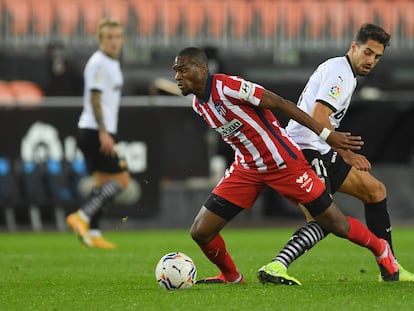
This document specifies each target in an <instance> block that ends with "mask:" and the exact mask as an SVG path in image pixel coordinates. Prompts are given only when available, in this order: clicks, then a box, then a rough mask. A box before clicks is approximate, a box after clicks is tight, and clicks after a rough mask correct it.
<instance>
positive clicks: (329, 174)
mask: <svg viewBox="0 0 414 311" xmlns="http://www.w3.org/2000/svg"><path fill="white" fill-rule="evenodd" d="M302 152H303V154H304V155H305V158H306V159H307V160H308V162H309V164H310V165H311V166H312V168H313V170H314V171H315V172H316V175H318V176H319V178H321V179H322V180H323V181H324V182H325V185H326V189H327V191H328V192H329V193H330V194H334V193H335V192H336V191H338V189H339V187H340V186H341V185H342V184H343V182H344V180H345V178H346V176H348V174H349V171H350V170H351V166H350V165H349V164H348V163H346V162H345V161H344V159H343V158H342V156H341V155H339V154H338V153H337V152H336V151H333V150H332V149H331V151H329V152H328V153H327V154H324V155H322V154H320V153H319V152H318V151H316V150H311V149H304V150H302Z"/></svg>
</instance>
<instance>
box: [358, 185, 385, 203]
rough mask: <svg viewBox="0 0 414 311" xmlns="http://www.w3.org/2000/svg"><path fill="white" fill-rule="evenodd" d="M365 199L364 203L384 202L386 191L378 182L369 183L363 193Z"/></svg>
mask: <svg viewBox="0 0 414 311" xmlns="http://www.w3.org/2000/svg"><path fill="white" fill-rule="evenodd" d="M364 193H365V196H366V197H365V199H364V200H363V201H364V203H376V202H380V201H382V200H384V199H385V198H386V197H387V189H386V188H385V185H384V184H383V183H382V182H380V181H379V180H375V182H373V183H371V184H370V185H369V186H368V187H367V189H366V190H365V191H364Z"/></svg>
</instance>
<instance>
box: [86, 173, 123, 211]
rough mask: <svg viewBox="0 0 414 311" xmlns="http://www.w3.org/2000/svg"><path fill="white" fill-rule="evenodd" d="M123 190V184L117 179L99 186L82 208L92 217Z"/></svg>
mask: <svg viewBox="0 0 414 311" xmlns="http://www.w3.org/2000/svg"><path fill="white" fill-rule="evenodd" d="M121 190H122V188H121V185H120V184H119V183H118V182H117V181H116V180H112V181H109V182H107V183H105V184H103V185H102V186H101V187H97V188H96V189H95V190H94V191H93V193H92V194H91V196H90V198H89V199H88V200H87V201H86V202H85V203H84V204H83V206H82V207H81V208H80V209H81V210H82V211H83V212H84V213H85V215H87V216H88V217H92V216H93V215H94V214H95V213H97V212H98V211H99V210H100V209H101V208H102V206H103V205H104V203H106V202H107V201H108V200H110V199H111V198H113V197H114V196H115V195H116V194H118V193H119V192H121Z"/></svg>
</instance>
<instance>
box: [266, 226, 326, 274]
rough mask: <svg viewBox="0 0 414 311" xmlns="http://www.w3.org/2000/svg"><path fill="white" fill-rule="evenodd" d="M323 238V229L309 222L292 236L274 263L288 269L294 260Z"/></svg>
mask: <svg viewBox="0 0 414 311" xmlns="http://www.w3.org/2000/svg"><path fill="white" fill-rule="evenodd" d="M324 237H325V233H324V231H323V229H322V228H321V227H320V226H319V225H318V224H317V223H316V222H310V223H308V224H306V226H304V227H302V228H300V229H298V230H297V231H296V232H295V233H294V234H293V236H292V237H291V238H290V240H289V241H288V243H287V244H286V245H285V247H284V248H283V249H282V250H281V251H280V252H279V254H278V255H277V256H276V258H275V259H274V261H279V262H281V263H282V264H283V265H284V266H286V267H289V265H290V264H291V263H292V262H293V261H294V260H296V259H297V258H299V257H300V256H302V255H303V254H304V253H306V252H307V251H308V250H310V249H311V248H312V247H313V246H314V245H315V244H316V243H317V242H319V241H320V240H322V239H323V238H324Z"/></svg>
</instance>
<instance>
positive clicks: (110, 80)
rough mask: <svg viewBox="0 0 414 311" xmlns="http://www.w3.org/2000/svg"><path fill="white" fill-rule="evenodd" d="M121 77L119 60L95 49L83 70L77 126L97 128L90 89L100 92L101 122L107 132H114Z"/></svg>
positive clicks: (119, 100)
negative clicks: (80, 112) (81, 105)
mask: <svg viewBox="0 0 414 311" xmlns="http://www.w3.org/2000/svg"><path fill="white" fill-rule="evenodd" d="M122 84H123V77H122V72H121V66H120V64H119V61H118V60H116V59H113V58H111V57H109V56H107V55H105V54H104V53H103V52H101V51H96V52H95V53H94V54H93V55H92V56H91V57H90V58H89V60H88V62H87V64H86V66H85V70H84V93H83V110H82V114H81V116H80V118H79V122H78V127H79V128H87V129H96V130H97V129H98V128H99V127H98V123H97V122H96V119H95V114H94V112H93V108H92V103H91V91H92V90H98V91H100V92H101V107H102V115H103V122H104V124H105V127H106V130H107V131H108V132H109V133H112V134H116V132H117V129H118V111H119V105H120V102H121V89H122Z"/></svg>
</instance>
